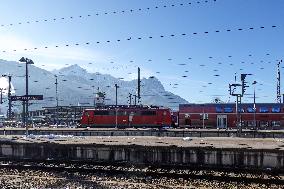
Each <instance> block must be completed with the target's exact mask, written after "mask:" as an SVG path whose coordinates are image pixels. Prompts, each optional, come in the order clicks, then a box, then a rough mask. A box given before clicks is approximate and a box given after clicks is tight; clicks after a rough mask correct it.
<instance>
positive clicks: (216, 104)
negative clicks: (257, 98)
mask: <svg viewBox="0 0 284 189" xmlns="http://www.w3.org/2000/svg"><path fill="white" fill-rule="evenodd" d="M255 104H256V106H269V107H272V106H278V107H279V106H280V107H283V106H284V104H283V103H255ZM235 105H236V103H204V104H195V103H189V104H180V105H179V108H186V107H203V106H206V107H218V106H221V107H235ZM253 105H254V103H242V104H241V106H253Z"/></svg>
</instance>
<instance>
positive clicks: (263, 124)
mask: <svg viewBox="0 0 284 189" xmlns="http://www.w3.org/2000/svg"><path fill="white" fill-rule="evenodd" d="M259 126H260V127H268V126H269V122H268V121H260V122H259Z"/></svg>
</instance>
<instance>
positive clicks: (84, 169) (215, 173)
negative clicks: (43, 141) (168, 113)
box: [0, 161, 284, 185]
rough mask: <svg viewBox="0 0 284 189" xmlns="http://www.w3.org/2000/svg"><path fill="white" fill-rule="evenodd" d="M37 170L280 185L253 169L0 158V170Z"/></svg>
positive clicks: (275, 177) (282, 178)
mask: <svg viewBox="0 0 284 189" xmlns="http://www.w3.org/2000/svg"><path fill="white" fill-rule="evenodd" d="M1 168H6V169H17V170H37V171H38V170H40V171H47V172H63V171H65V172H68V173H84V174H85V173H96V174H98V173H99V174H106V175H109V176H116V175H129V176H137V177H142V178H163V177H165V178H172V179H185V180H186V179H205V180H209V181H210V180H214V181H221V182H227V181H230V182H237V183H259V184H266V185H267V184H277V185H284V175H280V174H276V173H273V172H269V171H264V172H258V173H257V172H254V171H246V172H244V171H243V170H229V169H227V170H217V169H210V170H208V169H202V168H199V169H198V168H192V169H182V168H177V169H174V168H168V167H163V168H158V167H154V166H153V167H150V166H147V167H145V166H142V165H141V166H139V167H133V166H129V165H128V166H122V165H98V164H91V163H89V162H88V163H84V162H83V163H82V162H71V163H70V162H52V161H44V162H39V161H38V162H32V161H0V169H1Z"/></svg>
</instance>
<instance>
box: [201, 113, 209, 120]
mask: <svg viewBox="0 0 284 189" xmlns="http://www.w3.org/2000/svg"><path fill="white" fill-rule="evenodd" d="M203 119H204V120H208V114H200V120H203Z"/></svg>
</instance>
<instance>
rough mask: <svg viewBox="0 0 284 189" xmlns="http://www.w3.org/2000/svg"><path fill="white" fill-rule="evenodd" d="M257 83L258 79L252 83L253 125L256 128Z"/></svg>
mask: <svg viewBox="0 0 284 189" xmlns="http://www.w3.org/2000/svg"><path fill="white" fill-rule="evenodd" d="M256 84H257V82H256V81H254V82H253V83H252V85H253V86H254V87H253V125H254V127H255V129H256V120H255V116H256V105H255V85H256Z"/></svg>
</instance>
